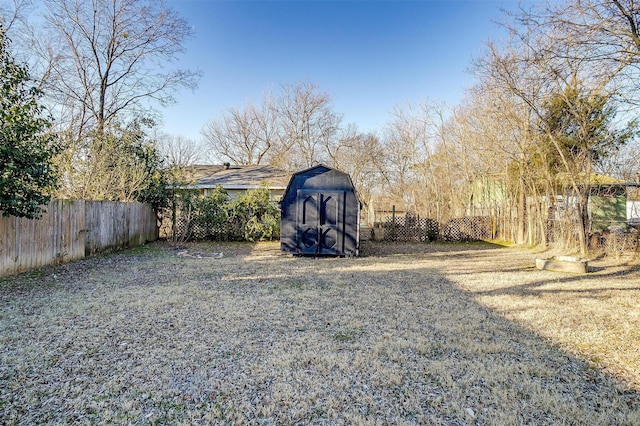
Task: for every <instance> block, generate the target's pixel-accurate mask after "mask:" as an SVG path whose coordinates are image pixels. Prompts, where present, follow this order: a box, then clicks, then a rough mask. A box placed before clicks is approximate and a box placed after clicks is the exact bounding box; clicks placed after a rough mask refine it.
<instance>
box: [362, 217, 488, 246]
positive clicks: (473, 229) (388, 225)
mask: <svg viewBox="0 0 640 426" xmlns="http://www.w3.org/2000/svg"><path fill="white" fill-rule="evenodd" d="M375 228H381V229H382V231H383V232H382V233H381V232H379V231H375V232H376V235H377V236H379V235H380V234H382V239H383V240H384V241H421V242H428V241H477V240H484V239H488V238H491V218H489V217H480V216H478V217H464V218H459V219H450V220H448V221H447V222H445V223H444V224H440V223H438V221H436V220H435V219H430V218H421V217H416V216H412V215H406V216H397V217H395V218H389V219H387V220H386V221H384V222H381V223H378V224H376V227H375ZM375 228H374V230H375ZM377 238H380V237H377Z"/></svg>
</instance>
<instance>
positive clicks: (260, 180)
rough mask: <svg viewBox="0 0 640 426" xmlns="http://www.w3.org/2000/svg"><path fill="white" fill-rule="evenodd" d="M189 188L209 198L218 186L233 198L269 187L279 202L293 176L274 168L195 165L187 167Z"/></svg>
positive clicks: (187, 186) (273, 198) (227, 164)
mask: <svg viewBox="0 0 640 426" xmlns="http://www.w3.org/2000/svg"><path fill="white" fill-rule="evenodd" d="M185 173H186V177H187V179H188V181H189V182H190V183H189V184H188V185H186V186H183V188H186V189H198V190H199V191H200V194H201V195H204V196H207V195H209V194H210V193H211V191H212V190H213V189H214V188H216V187H218V186H219V187H222V188H223V189H224V190H226V191H227V193H228V194H229V197H230V198H232V199H233V198H235V197H237V196H238V195H240V194H242V193H244V192H246V191H247V190H248V189H257V188H260V187H261V186H262V185H266V186H267V187H268V188H269V191H270V192H271V199H272V200H280V198H281V197H282V195H283V194H284V190H285V189H286V188H287V184H288V183H289V179H291V173H288V172H286V171H284V170H281V169H278V168H276V167H272V166H261V165H257V166H256V165H252V166H235V165H231V164H229V163H225V164H223V165H194V166H188V167H186V168H185Z"/></svg>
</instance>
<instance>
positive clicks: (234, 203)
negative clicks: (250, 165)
mask: <svg viewBox="0 0 640 426" xmlns="http://www.w3.org/2000/svg"><path fill="white" fill-rule="evenodd" d="M227 214H228V218H229V227H230V230H231V233H232V236H233V237H234V238H237V239H241V240H246V241H261V240H273V239H274V238H277V237H278V236H279V235H278V233H279V230H280V211H279V210H278V208H277V207H276V206H275V205H274V203H273V202H272V201H271V197H270V192H269V188H267V187H266V186H261V187H260V188H257V189H254V190H248V191H246V192H245V193H244V194H242V195H239V196H238V197H237V198H235V199H234V200H231V201H230V202H229V203H228V204H227Z"/></svg>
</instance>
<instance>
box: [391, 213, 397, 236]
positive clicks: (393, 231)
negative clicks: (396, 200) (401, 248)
mask: <svg viewBox="0 0 640 426" xmlns="http://www.w3.org/2000/svg"><path fill="white" fill-rule="evenodd" d="M391 239H392V240H393V241H395V240H396V205H395V204H394V205H393V206H392V207H391Z"/></svg>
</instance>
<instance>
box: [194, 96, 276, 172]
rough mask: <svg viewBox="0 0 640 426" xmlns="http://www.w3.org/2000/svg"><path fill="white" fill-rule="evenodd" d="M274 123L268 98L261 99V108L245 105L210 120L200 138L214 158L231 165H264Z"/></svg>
mask: <svg viewBox="0 0 640 426" xmlns="http://www.w3.org/2000/svg"><path fill="white" fill-rule="evenodd" d="M277 131H278V128H277V122H276V117H275V111H274V109H273V108H272V105H271V102H270V98H269V97H265V98H263V101H262V104H261V108H258V107H256V106H255V105H253V104H248V105H247V106H246V107H244V108H243V109H239V108H230V109H229V110H228V111H226V112H224V113H223V114H222V117H220V118H219V119H212V120H211V121H209V122H208V123H207V124H206V126H205V128H204V129H203V130H202V135H203V136H204V138H205V140H206V141H207V143H208V145H209V146H210V147H211V148H212V149H213V152H214V155H217V156H220V157H222V158H223V159H225V160H229V161H230V162H232V163H234V164H245V165H248V164H264V162H265V161H266V159H267V156H268V155H271V152H270V151H272V148H273V146H274V144H275V143H276V141H277V136H276V135H277Z"/></svg>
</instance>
